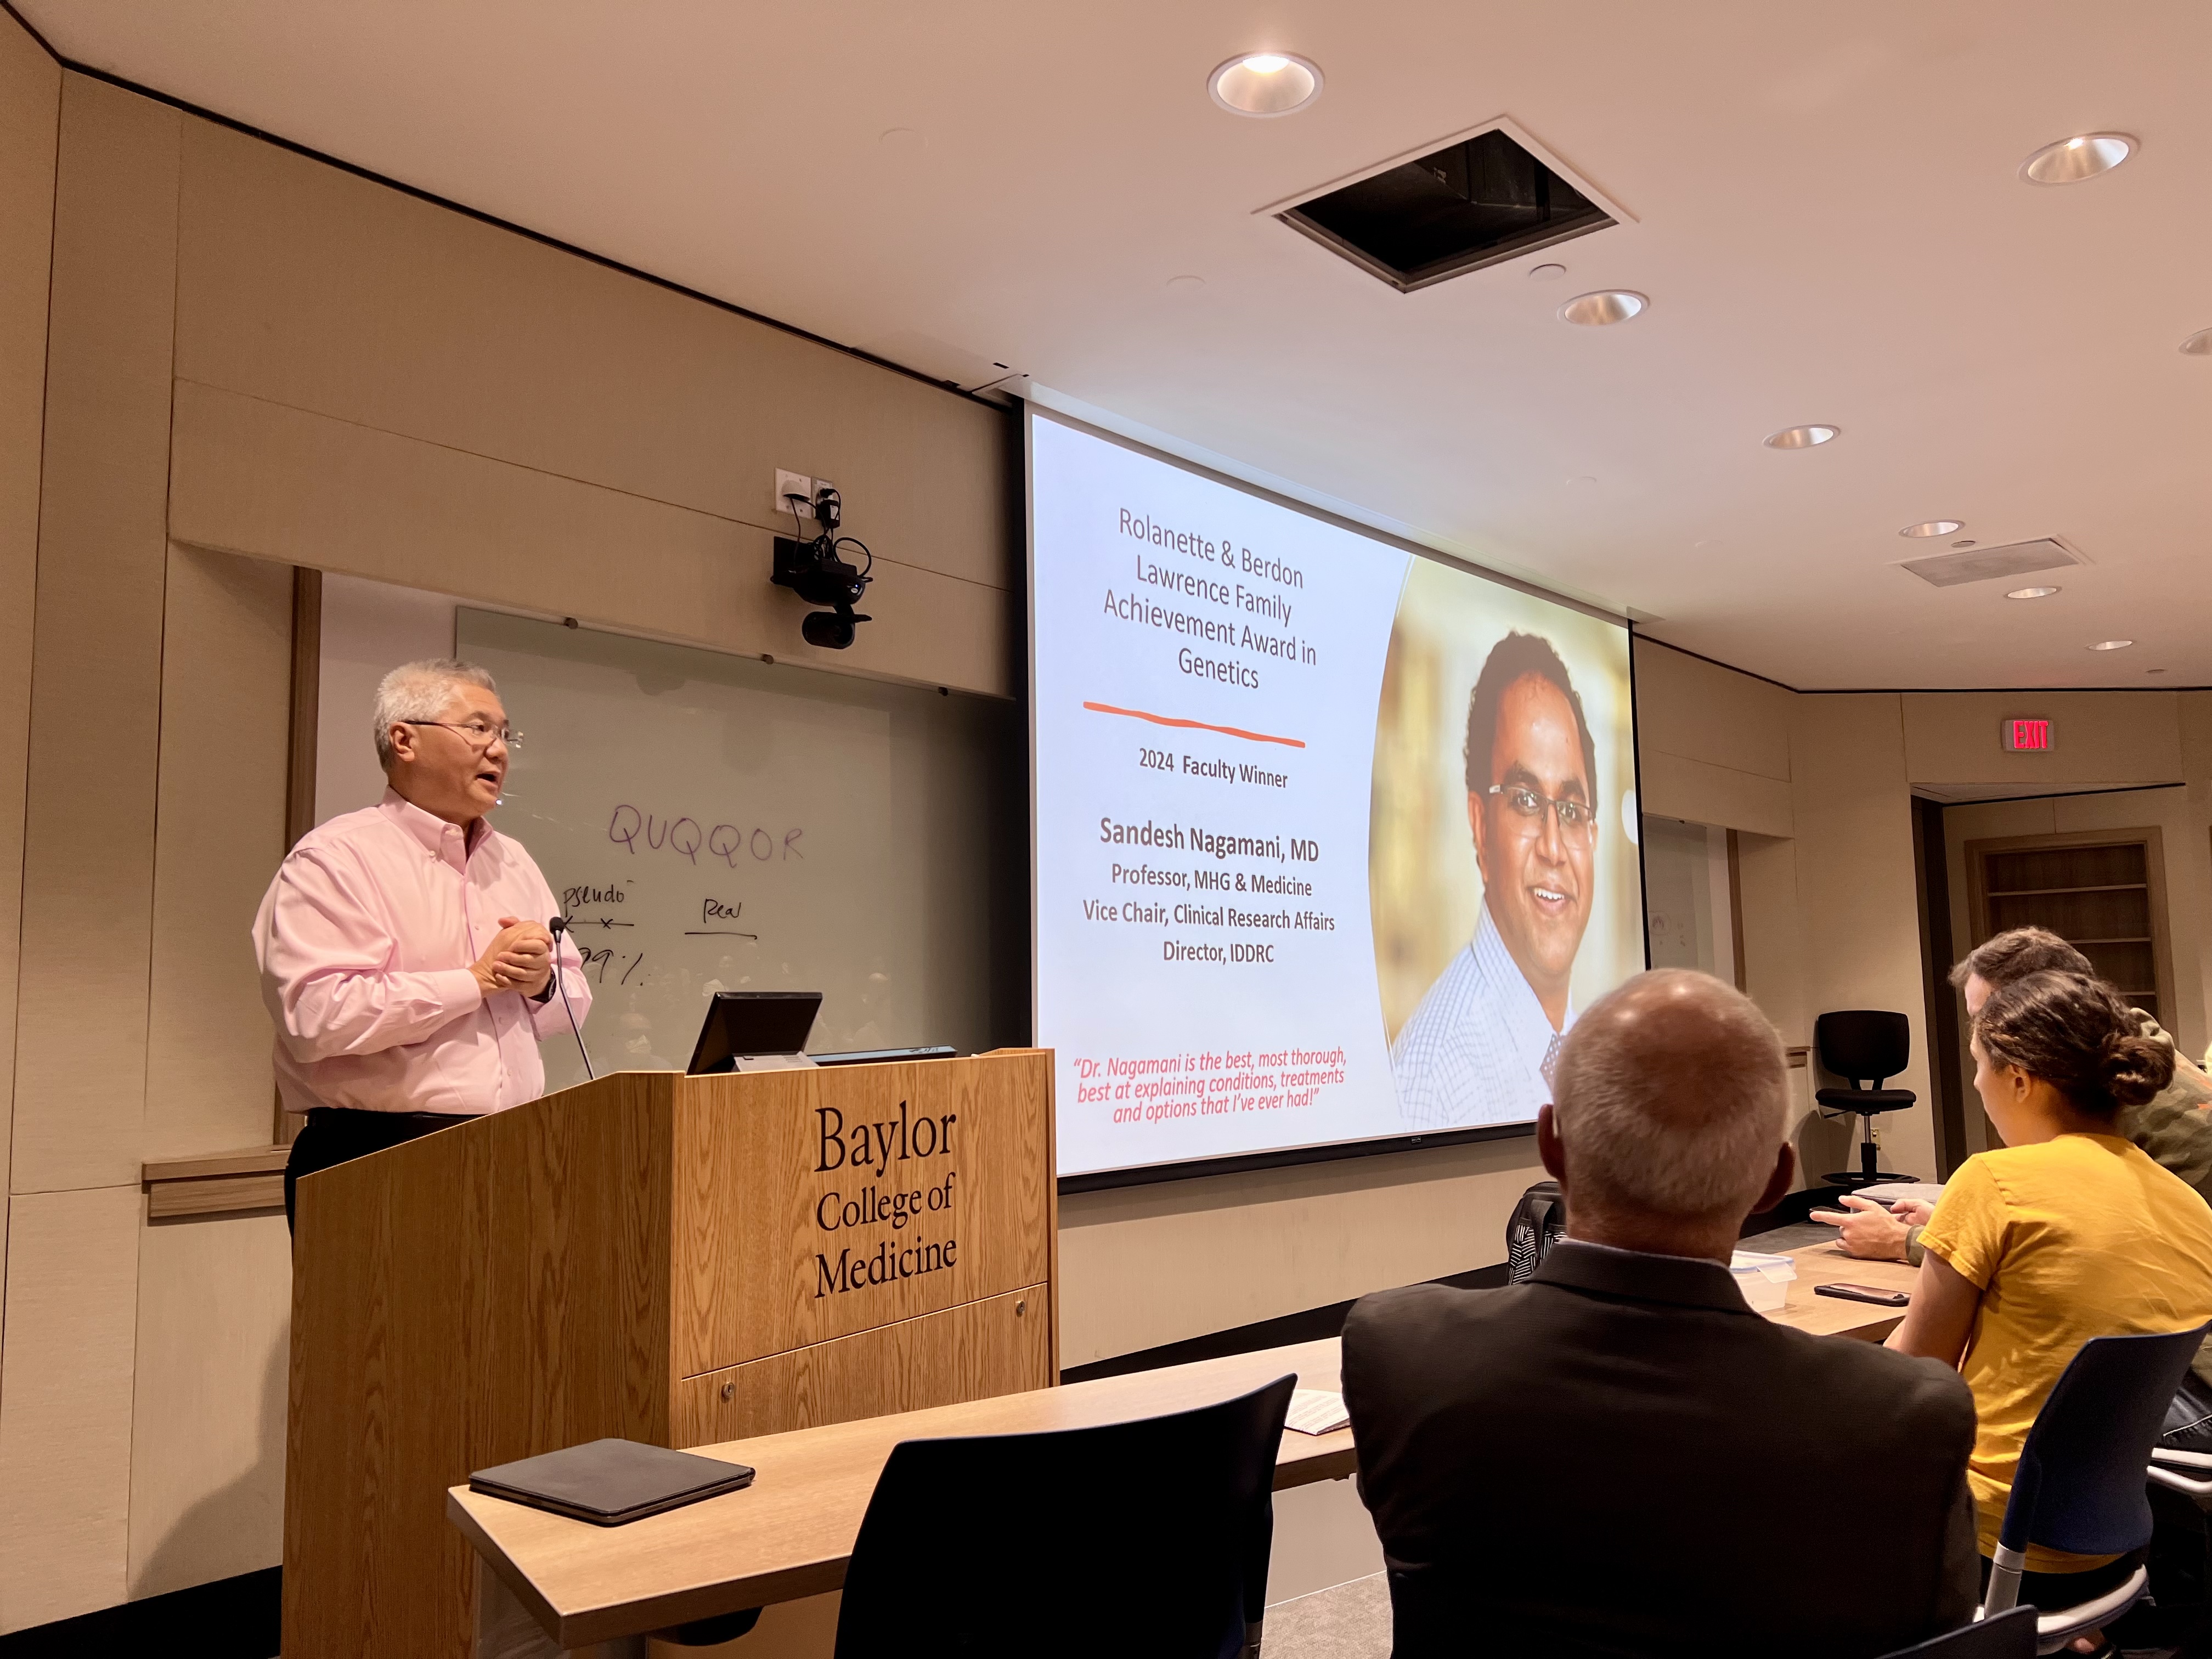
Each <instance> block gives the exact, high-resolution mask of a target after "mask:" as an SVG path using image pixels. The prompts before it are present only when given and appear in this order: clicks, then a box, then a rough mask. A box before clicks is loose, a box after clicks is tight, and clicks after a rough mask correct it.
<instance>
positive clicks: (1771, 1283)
mask: <svg viewBox="0 0 2212 1659" xmlns="http://www.w3.org/2000/svg"><path fill="white" fill-rule="evenodd" d="M1729 1272H1730V1273H1734V1274H1735V1287H1736V1289H1738V1290H1739V1291H1742V1292H1743V1299H1744V1300H1745V1301H1746V1302H1747V1303H1749V1304H1751V1310H1752V1311H1753V1313H1772V1312H1773V1311H1774V1310H1776V1309H1777V1308H1779V1307H1782V1306H1784V1305H1785V1304H1787V1303H1788V1302H1789V1300H1790V1285H1791V1283H1792V1282H1793V1281H1795V1280H1796V1277H1797V1264H1796V1262H1794V1261H1791V1260H1790V1258H1789V1257H1788V1256H1786V1255H1763V1254H1762V1253H1760V1252H1759V1251H1757V1250H1738V1251H1737V1252H1735V1255H1732V1256H1731V1257H1729Z"/></svg>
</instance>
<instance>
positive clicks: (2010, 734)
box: [2001, 720, 2058, 755]
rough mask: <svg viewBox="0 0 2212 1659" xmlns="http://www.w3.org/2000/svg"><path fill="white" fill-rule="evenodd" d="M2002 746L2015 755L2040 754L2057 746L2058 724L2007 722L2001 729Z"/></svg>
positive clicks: (2046, 721) (2028, 721)
mask: <svg viewBox="0 0 2212 1659" xmlns="http://www.w3.org/2000/svg"><path fill="white" fill-rule="evenodd" d="M2001 730H2002V733H2003V737H2004V746H2005V747H2006V748H2007V749H2008V750H2012V751H2013V752H2014V753H2015V754H2023V755H2024V754H2041V753H2044V752H2045V751H2047V750H2052V749H2056V748H2057V746H2058V722H2057V721H2056V720H2006V721H2005V722H2004V723H2003V725H2002V728H2001Z"/></svg>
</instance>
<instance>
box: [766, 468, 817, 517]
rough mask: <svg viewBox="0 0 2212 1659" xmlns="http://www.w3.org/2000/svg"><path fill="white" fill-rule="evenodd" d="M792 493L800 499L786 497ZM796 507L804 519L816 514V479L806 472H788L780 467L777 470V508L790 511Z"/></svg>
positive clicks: (786, 511) (784, 511) (777, 509)
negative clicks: (808, 475)
mask: <svg viewBox="0 0 2212 1659" xmlns="http://www.w3.org/2000/svg"><path fill="white" fill-rule="evenodd" d="M792 495H797V496H799V498H800V499H799V501H789V500H787V499H786V498H787V497H788V496H792ZM802 503H804V504H803V505H802ZM794 509H796V510H797V512H798V513H799V517H800V518H802V519H811V518H812V517H813V516H814V480H813V479H811V478H810V477H807V476H806V475H805V473H804V472H787V471H784V470H783V469H782V468H781V467H778V468H776V470H775V510H776V511H777V512H778V513H789V512H792V511H793V510H794Z"/></svg>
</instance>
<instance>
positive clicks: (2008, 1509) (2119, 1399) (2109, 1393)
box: [1983, 1325, 2212, 1653]
mask: <svg viewBox="0 0 2212 1659" xmlns="http://www.w3.org/2000/svg"><path fill="white" fill-rule="evenodd" d="M2208 1328H2212V1327H2207V1326H2203V1325H2199V1326H2197V1327H2195V1328H2193V1329H2191V1330H2185V1331H2173V1332H2171V1333H2167V1334H2163V1335H2155V1336H2099V1337H2093V1338H2091V1339H2090V1340H2088V1341H2087V1342H2085V1343H2083V1344H2082V1345H2081V1352H2078V1353H2076V1354H2075V1356H2074V1358H2072V1359H2071V1360H2069V1362H2068V1363H2067V1366H2066V1370H2064V1371H2063V1373H2062V1374H2061V1375H2060V1376H2059V1378H2058V1381H2057V1383H2056V1384H2055V1385H2054V1386H2053V1387H2052V1389H2051V1397H2050V1398H2049V1399H2048V1400H2046V1401H2044V1402H2043V1409H2042V1410H2041V1411H2040V1412H2039V1413H2036V1418H2035V1425H2034V1426H2033V1428H2031V1429H2029V1430H2028V1431H2027V1444H2026V1445H2024V1446H2023V1447H2021V1453H2020V1468H2019V1469H2018V1470H2017V1471H2016V1472H2015V1474H2014V1475H2013V1481H2012V1496H2011V1498H2010V1499H2009V1500H2008V1502H2007V1503H2006V1504H2005V1515H2004V1522H2003V1524H2002V1526H2001V1527H2000V1528H1998V1531H1997V1553H1996V1565H1994V1567H1992V1569H1991V1570H1990V1587H1989V1591H1988V1594H1987V1595H1986V1596H1985V1597H1984V1601H1983V1612H1984V1614H1985V1615H1987V1616H1991V1617H1994V1616H1995V1615H1996V1614H1997V1613H2003V1612H2006V1611H2008V1609H2010V1608H2011V1607H2012V1606H2013V1605H2014V1604H2015V1602H2016V1601H2018V1600H2019V1599H2020V1577H2021V1571H2023V1569H2024V1568H2025V1567H2026V1565H2027V1547H2028V1546H2029V1544H2031V1543H2035V1544H2040V1545H2042V1546H2043V1547H2045V1549H2054V1550H2066V1551H2069V1552H2071V1553H2074V1554H2076V1555H2127V1554H2130V1553H2133V1552H2134V1551H2136V1550H2140V1549H2142V1547H2143V1546H2144V1545H2146V1544H2148V1543H2149V1542H2150V1534H2151V1510H2150V1500H2149V1498H2148V1495H2147V1493H2146V1491H2145V1481H2144V1478H2143V1474H2144V1470H2145V1469H2146V1468H2148V1467H2149V1465H2150V1462H2151V1450H2152V1448H2154V1446H2156V1445H2157V1444H2158V1437H2159V1431H2160V1427H2161V1426H2162V1425H2164V1423H2165V1420H2166V1407H2167V1406H2168V1405H2169V1404H2170V1403H2171V1402H2172V1399H2173V1391H2174V1390H2175V1389H2177V1388H2179V1387H2180V1385H2181V1378H2182V1374H2183V1373H2184V1372H2185V1371H2186V1370H2188V1369H2189V1362H2190V1360H2191V1358H2194V1357H2195V1355H2196V1352H2197V1345H2198V1344H2199V1343H2200V1342H2202V1341H2203V1340H2204V1333H2205V1331H2206V1330H2207V1329H2208ZM2148 1579H2149V1572H2148V1569H2146V1568H2145V1567H2143V1566H2142V1565H2140V1564H2138V1565H2136V1568H2135V1570H2134V1571H2132V1572H2130V1574H2129V1575H2128V1577H2127V1578H2126V1579H2125V1580H2124V1581H2123V1582H2122V1583H2119V1584H2118V1585H2116V1586H2115V1587H2114V1588H2112V1589H2109V1590H2106V1592H2105V1593H2104V1594H2102V1595H2094V1596H2092V1597H2090V1598H2089V1599H2088V1600H2087V1601H2081V1602H2077V1603H2076V1604H2075V1605H2074V1606H2073V1607H2058V1608H2039V1609H2038V1614H2039V1616H2038V1618H2037V1620H2036V1621H2035V1622H2036V1650H2037V1651H2038V1652H2039V1653H2055V1652H2057V1650H2059V1649H2060V1648H2061V1647H2063V1646H2064V1645H2065V1644H2067V1643H2068V1642H2069V1641H2071V1640H2072V1639H2073V1638H2075V1637H2076V1636H2079V1635H2080V1634H2081V1632H2084V1631H2087V1630H2090V1629H2092V1628H2093V1627H2095V1626H2099V1625H2103V1624H2107V1623H2109V1622H2110V1621H2112V1620H2114V1619H2117V1618H2118V1617H2119V1616H2120V1614H2122V1613H2125V1612H2126V1611H2127V1610H2128V1609H2129V1608H2130V1607H2133V1606H2134V1605H2135V1603H2136V1601H2137V1599H2138V1598H2140V1597H2141V1596H2142V1593H2143V1588H2144V1586H2145V1584H2146V1583H2148Z"/></svg>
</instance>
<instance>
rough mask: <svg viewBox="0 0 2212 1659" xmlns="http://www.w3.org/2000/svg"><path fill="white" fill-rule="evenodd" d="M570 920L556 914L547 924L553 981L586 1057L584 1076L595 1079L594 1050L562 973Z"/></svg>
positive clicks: (579, 1049)
mask: <svg viewBox="0 0 2212 1659" xmlns="http://www.w3.org/2000/svg"><path fill="white" fill-rule="evenodd" d="M568 920H569V919H568V917H567V916H556V917H554V918H553V920H552V921H550V922H548V923H546V924H545V925H546V927H549V928H550V929H551V931H552V934H553V982H554V983H555V984H556V985H557V986H559V987H561V1006H562V1010H563V1011H564V1012H566V1013H567V1014H568V1029H569V1030H572V1031H574V1033H575V1034H576V1052H577V1053H578V1054H581V1055H583V1057H584V1076H585V1077H586V1079H590V1080H594V1081H595V1080H597V1079H598V1077H599V1073H596V1072H594V1071H593V1070H592V1051H591V1050H590V1049H589V1048H586V1047H585V1046H584V1028H583V1027H582V1026H580V1025H579V1024H576V1011H575V1009H574V1007H573V1006H571V1005H570V1004H569V1001H568V981H567V980H565V979H563V978H562V975H561V935H562V934H563V933H567V932H568Z"/></svg>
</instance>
